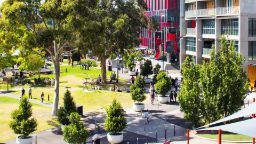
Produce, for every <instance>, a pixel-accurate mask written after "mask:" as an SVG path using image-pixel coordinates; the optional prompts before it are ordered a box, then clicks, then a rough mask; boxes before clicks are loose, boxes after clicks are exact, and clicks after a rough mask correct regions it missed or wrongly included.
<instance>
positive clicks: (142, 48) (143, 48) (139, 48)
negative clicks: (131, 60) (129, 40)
mask: <svg viewBox="0 0 256 144" xmlns="http://www.w3.org/2000/svg"><path fill="white" fill-rule="evenodd" d="M146 49H148V46H139V47H137V48H136V50H146Z"/></svg>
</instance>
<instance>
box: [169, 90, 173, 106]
mask: <svg viewBox="0 0 256 144" xmlns="http://www.w3.org/2000/svg"><path fill="white" fill-rule="evenodd" d="M172 102H173V92H172V91H171V93H170V103H172Z"/></svg>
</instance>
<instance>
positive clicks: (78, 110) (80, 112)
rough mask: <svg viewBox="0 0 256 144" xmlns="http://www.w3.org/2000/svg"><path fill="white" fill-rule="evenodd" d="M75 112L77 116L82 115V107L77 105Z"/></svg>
mask: <svg viewBox="0 0 256 144" xmlns="http://www.w3.org/2000/svg"><path fill="white" fill-rule="evenodd" d="M76 111H77V113H78V114H79V115H81V116H82V115H83V106H82V105H79V106H77V107H76Z"/></svg>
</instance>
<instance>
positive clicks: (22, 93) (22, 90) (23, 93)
mask: <svg viewBox="0 0 256 144" xmlns="http://www.w3.org/2000/svg"><path fill="white" fill-rule="evenodd" d="M24 95H25V89H24V88H22V89H21V98H23V96H24Z"/></svg>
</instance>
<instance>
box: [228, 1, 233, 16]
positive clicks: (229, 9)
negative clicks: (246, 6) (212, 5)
mask: <svg viewBox="0 0 256 144" xmlns="http://www.w3.org/2000/svg"><path fill="white" fill-rule="evenodd" d="M232 7H233V0H226V8H227V12H228V13H230V12H231V11H232Z"/></svg>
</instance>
